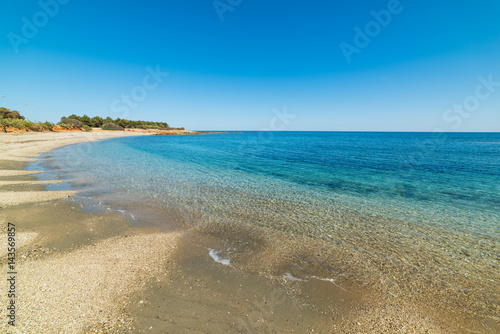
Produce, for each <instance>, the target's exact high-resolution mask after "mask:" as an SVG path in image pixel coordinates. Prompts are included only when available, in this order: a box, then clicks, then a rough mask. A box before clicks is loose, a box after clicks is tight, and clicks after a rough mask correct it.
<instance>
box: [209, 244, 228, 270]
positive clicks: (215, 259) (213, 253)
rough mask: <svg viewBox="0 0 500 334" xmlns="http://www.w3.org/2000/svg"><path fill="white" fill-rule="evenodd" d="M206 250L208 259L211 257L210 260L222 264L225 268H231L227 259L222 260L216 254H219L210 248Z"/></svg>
mask: <svg viewBox="0 0 500 334" xmlns="http://www.w3.org/2000/svg"><path fill="white" fill-rule="evenodd" d="M208 250H209V252H208V254H209V255H210V257H211V258H212V259H213V260H214V261H215V262H217V263H220V264H223V265H225V266H231V262H230V260H229V259H224V258H222V257H220V256H219V255H218V254H219V252H217V251H215V250H213V249H211V248H209V249H208Z"/></svg>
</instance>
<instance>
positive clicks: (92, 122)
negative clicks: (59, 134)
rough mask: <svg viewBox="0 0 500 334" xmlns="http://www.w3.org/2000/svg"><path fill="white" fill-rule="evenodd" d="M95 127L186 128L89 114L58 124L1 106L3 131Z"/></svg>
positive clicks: (62, 120)
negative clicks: (26, 116)
mask: <svg viewBox="0 0 500 334" xmlns="http://www.w3.org/2000/svg"><path fill="white" fill-rule="evenodd" d="M93 128H102V129H103V130H116V131H123V130H125V129H140V130H184V128H171V127H170V126H169V125H168V124H167V123H165V122H152V121H132V120H127V119H121V118H116V119H112V118H111V117H107V118H102V117H99V116H95V117H92V118H90V117H89V116H87V115H83V116H77V115H75V114H73V115H70V116H68V117H62V118H61V121H60V122H59V123H57V124H54V123H51V122H31V121H29V120H26V119H25V117H24V116H22V115H21V114H20V113H19V111H17V110H10V109H7V108H0V129H2V130H3V132H7V130H9V131H10V130H12V129H14V130H20V131H37V132H40V131H57V130H84V131H92V129H93Z"/></svg>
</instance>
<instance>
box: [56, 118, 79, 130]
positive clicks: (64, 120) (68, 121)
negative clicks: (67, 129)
mask: <svg viewBox="0 0 500 334" xmlns="http://www.w3.org/2000/svg"><path fill="white" fill-rule="evenodd" d="M61 124H68V125H72V126H73V127H75V128H81V127H82V126H83V123H82V122H80V121H79V120H77V119H74V118H64V117H63V118H61Z"/></svg>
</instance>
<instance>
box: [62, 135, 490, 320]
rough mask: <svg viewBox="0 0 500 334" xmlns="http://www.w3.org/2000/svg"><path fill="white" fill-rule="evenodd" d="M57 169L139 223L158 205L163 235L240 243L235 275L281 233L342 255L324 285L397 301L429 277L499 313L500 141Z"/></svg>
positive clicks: (222, 142) (98, 150)
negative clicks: (378, 290) (173, 228)
mask: <svg viewBox="0 0 500 334" xmlns="http://www.w3.org/2000/svg"><path fill="white" fill-rule="evenodd" d="M53 159H54V161H55V162H56V164H57V166H58V168H59V170H61V171H62V173H63V174H64V175H66V177H67V178H71V179H72V180H73V182H74V181H78V182H79V183H80V184H81V185H82V184H83V185H85V187H86V188H85V187H84V188H83V189H90V190H89V192H88V193H89V194H92V195H96V194H98V196H97V198H98V201H99V202H100V203H101V204H103V202H106V205H109V206H110V207H113V205H114V206H115V207H117V208H124V207H126V208H127V210H130V212H131V217H133V218H134V219H135V220H137V219H139V220H140V210H139V207H140V204H138V203H147V205H148V209H152V210H155V209H157V210H158V212H160V214H158V213H157V214H156V216H155V217H156V220H157V224H160V225H161V224H166V225H167V224H170V223H173V221H174V220H176V221H181V222H182V223H185V224H188V225H192V226H199V227H200V228H201V229H205V230H210V231H212V232H214V231H215V232H216V233H219V234H220V236H221V237H222V238H225V239H227V240H229V239H231V238H233V239H235V240H238V242H239V244H240V245H242V246H241V247H238V242H235V243H231V242H229V241H228V243H231V246H232V248H231V247H228V248H227V249H225V250H218V252H220V254H219V253H217V254H219V256H220V257H221V258H224V259H227V261H231V264H233V263H234V265H235V266H238V264H240V265H241V267H245V265H246V266H247V267H251V266H250V264H249V263H251V262H252V260H249V259H246V260H245V259H244V256H251V254H249V253H252V252H254V251H255V248H252V247H250V246H249V243H248V242H246V241H245V240H242V239H244V238H246V237H248V238H249V239H251V238H252V236H251V234H252V231H253V232H255V233H257V231H258V229H259V228H262V229H265V230H266V231H280V232H284V233H286V234H285V235H286V236H288V237H287V238H290V239H293V238H295V237H297V238H300V237H307V238H308V239H307V240H308V241H307V242H310V241H311V240H312V241H314V240H317V241H318V243H319V244H321V247H323V248H325V247H326V249H330V250H331V252H332V254H336V256H337V255H338V259H333V257H331V258H329V259H328V260H325V261H326V262H328V263H329V266H328V268H330V273H328V272H327V273H326V274H325V273H324V272H323V273H322V275H323V277H326V276H325V275H329V276H328V277H337V278H338V276H342V275H344V276H351V275H350V274H349V273H346V272H347V271H350V270H351V269H352V271H353V272H356V275H359V276H358V277H361V279H362V280H364V281H366V280H367V279H368V280H369V278H367V277H371V278H372V279H373V282H378V283H380V282H383V285H384V286H385V288H386V289H389V290H390V293H397V291H399V292H401V293H407V291H411V290H412V289H420V286H421V282H424V280H428V279H429V277H432V279H433V280H435V281H436V286H437V288H438V289H455V288H453V287H456V286H460V287H462V288H463V287H464V286H476V287H478V291H479V290H480V291H481V295H480V296H479V295H478V296H477V299H478V302H479V300H482V301H481V302H484V300H487V302H485V303H487V305H486V306H485V305H482V306H481V307H479V309H481V308H487V309H488V311H487V312H495V311H494V310H498V293H495V292H494V291H495V289H497V288H498V287H499V283H500V282H499V277H498V270H499V266H498V265H499V262H500V255H499V254H500V252H499V238H500V229H499V223H500V210H499V209H500V134H497V133H483V134H476V133H474V134H473V133H470V134H469V133H462V134H443V135H435V134H428V133H347V132H346V133H331V132H275V133H258V132H253V133H248V132H247V133H226V134H219V135H200V136H146V137H126V138H119V139H112V140H104V141H99V142H92V143H86V144H78V145H72V146H66V147H62V148H60V149H57V150H55V151H54V152H53ZM134 210H135V211H134ZM136 211H137V212H136ZM161 212H164V214H163V216H162V214H161ZM173 212H175V213H176V215H173V214H172V213H173ZM137 217H139V218H137ZM243 226H244V227H245V228H246V231H247V232H248V231H250V232H248V233H249V234H248V235H246V234H245V235H242V234H241V230H240V229H239V228H240V227H243ZM228 227H231V228H228ZM257 234H258V233H257ZM304 240H305V239H304ZM304 242H306V241H304ZM297 247H299V246H297ZM299 248H300V247H299ZM260 251H261V252H262V250H260ZM342 256H343V257H342ZM238 257H240V261H239V262H238ZM271 257H272V256H271ZM349 257H350V258H349ZM300 258H301V261H302V262H304V261H305V262H307V261H306V260H304V259H306V258H307V257H305V256H301V257H300ZM233 259H236V260H235V261H234V262H233ZM253 261H254V262H255V261H256V260H255V258H254V260H253ZM278 262H279V261H278ZM273 263H274V262H273ZM326 267H327V266H323V267H322V268H326ZM357 267H359V268H357ZM289 268H290V267H288V268H287V270H288V269H289ZM297 268H299V269H297V270H296V271H295V272H293V273H292V274H293V275H294V276H296V277H299V278H300V277H302V278H303V277H306V274H305V273H301V270H302V271H304V270H305V269H304V268H305V265H303V264H302V266H301V267H297ZM335 268H336V269H335ZM346 268H347V269H346ZM268 269H269V268H268ZM358 269H359V270H358ZM269 270H270V272H272V270H273V269H272V268H271V269H269ZM286 273H287V274H289V275H292V274H290V273H289V272H288V271H287V272H286ZM363 273H364V274H363ZM410 274H411V278H410V279H408V277H409V275H410ZM308 275H309V276H312V275H316V273H314V272H312V273H311V272H309V273H308ZM356 275H354V276H356ZM450 280H455V281H454V282H453V283H450ZM373 282H371V283H373ZM378 283H377V284H378ZM380 284H382V283H380ZM478 284H479V285H478ZM481 284H484V286H483V285H481ZM394 286H396V287H397V288H394ZM391 289H392V290H391ZM458 290H460V289H459V288H456V291H458ZM391 291H392V292H391ZM456 291H455V292H456ZM497 291H498V290H497ZM457 293H458V292H457Z"/></svg>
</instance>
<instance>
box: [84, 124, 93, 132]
mask: <svg viewBox="0 0 500 334" xmlns="http://www.w3.org/2000/svg"><path fill="white" fill-rule="evenodd" d="M82 129H83V130H85V131H87V132H88V131H92V128H91V127H90V126H88V125H84V126H82Z"/></svg>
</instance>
